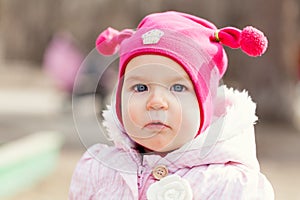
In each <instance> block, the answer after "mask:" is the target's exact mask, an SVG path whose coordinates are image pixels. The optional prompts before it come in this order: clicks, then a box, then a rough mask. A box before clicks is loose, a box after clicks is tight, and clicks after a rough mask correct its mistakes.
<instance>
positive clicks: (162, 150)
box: [139, 144, 180, 155]
mask: <svg viewBox="0 0 300 200" xmlns="http://www.w3.org/2000/svg"><path fill="white" fill-rule="evenodd" d="M179 148H180V146H178V147H177V146H168V145H164V146H159V145H151V146H149V147H147V146H146V145H145V146H143V145H141V144H139V149H140V150H142V153H154V154H159V155H163V154H168V153H170V152H172V151H175V150H177V149H179Z"/></svg>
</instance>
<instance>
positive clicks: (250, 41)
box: [240, 26, 268, 57]
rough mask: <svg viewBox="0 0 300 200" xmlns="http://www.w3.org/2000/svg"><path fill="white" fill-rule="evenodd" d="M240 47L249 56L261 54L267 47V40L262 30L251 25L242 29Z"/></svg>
mask: <svg viewBox="0 0 300 200" xmlns="http://www.w3.org/2000/svg"><path fill="white" fill-rule="evenodd" d="M240 45H241V49H242V50H243V51H244V52H245V53H246V54H248V55H249V56H254V57H256V56H261V55H262V54H263V53H264V52H265V51H266V49H267V47H268V40H267V38H266V37H265V35H264V34H263V32H261V31H259V30H257V29H256V28H254V27H252V26H247V27H245V28H244V29H243V31H242V33H241V38H240Z"/></svg>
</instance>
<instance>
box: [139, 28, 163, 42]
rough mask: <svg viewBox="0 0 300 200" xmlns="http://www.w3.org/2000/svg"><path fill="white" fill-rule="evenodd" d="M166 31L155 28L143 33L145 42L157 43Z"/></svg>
mask: <svg viewBox="0 0 300 200" xmlns="http://www.w3.org/2000/svg"><path fill="white" fill-rule="evenodd" d="M163 35H164V32H163V31H161V30H159V29H153V30H151V31H148V32H146V33H144V34H143V35H142V39H143V44H157V43H158V42H159V40H160V38H161V37H162V36H163Z"/></svg>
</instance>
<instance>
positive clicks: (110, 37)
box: [96, 27, 134, 55]
mask: <svg viewBox="0 0 300 200" xmlns="http://www.w3.org/2000/svg"><path fill="white" fill-rule="evenodd" d="M132 34H134V31H133V30H131V29H125V30H123V31H121V32H119V31H117V30H115V29H113V28H110V27H109V28H107V29H106V30H105V31H103V32H102V33H101V34H100V35H99V36H98V38H97V40H96V48H97V50H98V52H99V53H100V54H103V55H112V54H115V53H116V52H117V51H118V50H119V48H120V44H121V42H122V41H123V40H125V39H126V38H128V37H131V36H132Z"/></svg>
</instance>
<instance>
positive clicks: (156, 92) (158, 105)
mask: <svg viewBox="0 0 300 200" xmlns="http://www.w3.org/2000/svg"><path fill="white" fill-rule="evenodd" d="M146 106H147V110H167V109H168V108H169V105H168V101H167V94H165V91H164V89H163V88H160V89H159V88H156V89H153V90H152V91H151V92H150V96H149V99H148V101H147V105H146Z"/></svg>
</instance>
